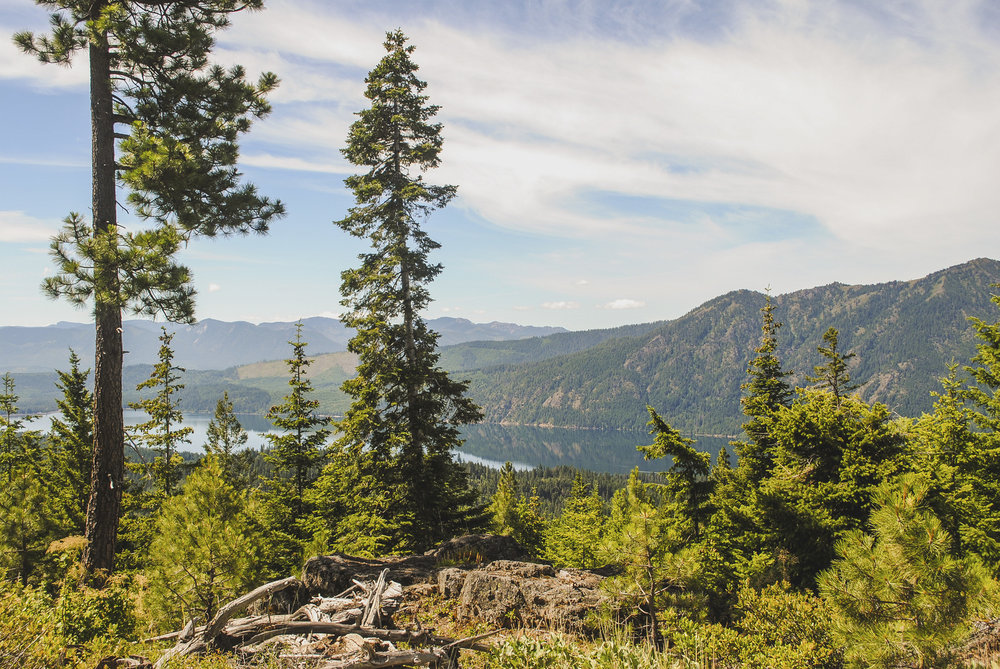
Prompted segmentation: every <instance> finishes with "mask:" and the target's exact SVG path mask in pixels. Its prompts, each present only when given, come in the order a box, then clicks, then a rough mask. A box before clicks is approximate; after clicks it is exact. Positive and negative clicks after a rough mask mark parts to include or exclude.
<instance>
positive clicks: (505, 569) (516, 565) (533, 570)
mask: <svg viewBox="0 0 1000 669" xmlns="http://www.w3.org/2000/svg"><path fill="white" fill-rule="evenodd" d="M483 569H485V570H486V571H488V572H491V573H503V574H507V575H509V576H517V577H520V578H541V577H543V576H550V577H555V575H556V570H555V568H554V567H553V566H552V565H550V564H539V563H537V562H519V561H517V560H496V561H494V562H490V563H489V564H488V565H485V566H484V567H483Z"/></svg>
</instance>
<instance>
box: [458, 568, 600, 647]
mask: <svg viewBox="0 0 1000 669" xmlns="http://www.w3.org/2000/svg"><path fill="white" fill-rule="evenodd" d="M603 580H604V577H603V576H600V575H598V574H595V573H593V572H590V571H586V570H583V569H562V570H560V571H558V572H557V571H556V570H555V569H554V568H553V567H552V566H551V565H545V564H536V563H532V562H518V561H513V560H497V561H496V562H491V563H490V564H487V565H484V566H483V567H482V568H480V569H473V570H461V569H454V568H452V569H443V570H441V571H440V572H438V592H439V593H440V594H441V595H443V596H445V597H450V596H454V595H451V594H450V593H453V592H455V591H456V590H457V589H458V587H459V584H460V587H461V590H460V594H459V606H458V616H459V619H460V620H477V621H482V622H484V623H486V624H488V625H497V626H501V627H512V626H514V625H524V626H529V627H540V628H544V629H558V630H565V631H572V632H583V633H593V632H596V631H597V629H596V625H595V623H594V621H592V620H591V619H590V614H591V613H592V612H593V611H595V610H596V609H598V608H599V607H600V606H601V604H602V603H603V602H605V601H606V600H607V595H606V594H604V593H603V592H602V591H601V590H600V589H599V588H600V585H601V582H602V581H603Z"/></svg>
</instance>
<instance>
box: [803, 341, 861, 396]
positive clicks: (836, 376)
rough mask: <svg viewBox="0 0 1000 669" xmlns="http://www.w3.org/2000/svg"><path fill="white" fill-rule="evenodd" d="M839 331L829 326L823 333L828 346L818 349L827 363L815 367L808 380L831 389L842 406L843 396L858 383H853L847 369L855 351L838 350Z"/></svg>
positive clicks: (820, 386)
mask: <svg viewBox="0 0 1000 669" xmlns="http://www.w3.org/2000/svg"><path fill="white" fill-rule="evenodd" d="M838 336H839V333H838V332H837V328H829V329H828V330H827V331H826V332H824V333H823V341H824V342H826V346H818V347H817V348H816V350H818V351H819V352H820V355H822V356H823V357H824V358H826V363H824V364H822V365H816V366H815V367H813V372H814V375H813V376H807V377H806V380H807V381H809V382H810V383H815V384H817V387H819V388H825V389H827V390H829V391H830V392H831V393H832V394H833V397H834V399H836V400H837V406H840V400H841V398H842V397H843V396H844V395H846V394H847V393H849V392H851V391H852V390H854V389H855V388H857V387H858V386H857V384H852V383H851V375H850V374H849V373H848V371H847V361H848V360H850V359H851V358H853V357H854V356H855V354H854V353H847V354H846V355H845V354H842V353H841V352H840V351H838V350H837V338H838Z"/></svg>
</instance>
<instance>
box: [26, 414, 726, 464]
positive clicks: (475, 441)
mask: <svg viewBox="0 0 1000 669" xmlns="http://www.w3.org/2000/svg"><path fill="white" fill-rule="evenodd" d="M238 418H239V420H240V423H241V424H242V425H243V428H244V429H245V430H247V434H248V435H249V439H248V440H247V448H253V449H260V448H262V447H266V446H268V445H269V442H268V440H267V439H266V438H265V437H264V435H265V434H266V433H267V432H269V431H270V430H272V429H273V428H272V426H271V423H270V422H269V421H268V420H267V419H266V418H264V417H263V416H260V415H254V414H241V415H239V416H238ZM145 420H146V415H145V414H144V413H142V412H140V411H132V410H128V411H125V424H126V425H136V424H138V423H141V422H143V421H145ZM211 420H212V415H211V414H187V415H185V416H184V425H185V426H186V427H190V428H192V429H193V430H194V433H193V434H192V435H191V443H190V444H189V445H184V446H182V447H181V449H180V450H182V451H193V452H201V451H202V447H203V444H204V443H205V442H206V441H207V438H208V437H207V431H208V424H209V422H210V421H211ZM40 422H41V421H40ZM36 425H37V424H36ZM43 429H44V428H43ZM463 437H464V438H465V445H464V446H463V447H462V448H461V449H459V450H458V451H456V453H455V455H456V458H457V459H458V460H462V461H468V462H476V463H480V464H485V465H488V466H491V467H499V466H501V465H502V464H503V463H504V462H506V461H508V460H509V461H510V462H511V463H513V464H514V466H515V467H516V468H518V469H531V468H533V467H536V466H539V465H541V466H543V467H555V466H558V465H568V466H570V467H575V468H577V469H588V470H591V471H598V472H609V473H628V472H629V471H631V470H632V468H633V467H639V469H640V470H643V471H663V470H665V469H666V468H667V467H669V464H670V463H669V460H667V461H665V462H664V461H659V462H648V461H645V460H643V458H642V454H641V453H639V452H638V451H637V450H636V446H638V445H639V444H650V443H652V440H653V438H652V436H650V435H649V434H647V433H645V432H638V431H636V432H630V431H616V430H577V429H569V428H559V427H552V428H545V427H523V426H507V425H470V426H467V427H466V428H465V429H464V430H463ZM695 439H696V440H697V443H696V444H695V446H696V448H698V449H700V450H702V451H707V452H709V453H711V454H712V461H713V462H714V461H715V458H716V456H717V455H718V453H719V449H720V448H721V447H722V446H726V447H727V448H728V450H729V451H730V453H732V448H729V447H728V442H729V439H728V438H726V437H695Z"/></svg>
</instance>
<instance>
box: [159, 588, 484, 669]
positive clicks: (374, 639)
mask: <svg viewBox="0 0 1000 669" xmlns="http://www.w3.org/2000/svg"><path fill="white" fill-rule="evenodd" d="M388 571H389V570H388V569H384V570H382V572H381V573H380V574H379V576H378V578H377V580H376V581H375V582H374V583H372V582H368V583H362V582H356V585H355V586H353V587H352V588H351V589H350V590H349V591H348V592H344V593H341V595H339V596H338V597H335V598H322V597H317V598H314V599H313V600H312V601H311V602H309V603H307V604H305V605H303V606H301V607H300V608H299V609H297V610H296V611H294V612H293V613H290V614H281V615H256V616H248V617H244V618H233V615H235V614H236V613H237V612H239V611H240V610H242V609H244V608H246V607H248V606H250V605H251V604H253V603H254V602H256V601H258V600H261V599H263V598H265V597H267V596H269V595H271V594H273V593H276V592H278V591H280V590H282V589H283V588H287V587H294V586H296V585H297V584H298V581H297V579H294V578H287V579H282V580H280V581H274V582H272V583H268V584H266V585H263V586H261V587H259V588H257V589H256V590H254V591H253V592H250V593H248V594H246V595H244V596H242V597H240V598H238V599H235V600H233V601H232V602H230V603H228V604H226V605H225V606H223V607H222V608H221V609H219V612H218V613H217V614H216V615H215V617H213V618H212V620H211V621H210V622H209V623H208V624H206V625H204V626H200V627H196V626H195V624H194V621H191V622H189V623H188V625H186V626H185V628H184V630H182V631H180V632H172V633H170V634H164V635H160V636H159V637H154V638H153V639H151V640H163V641H166V640H171V639H177V644H176V645H175V646H174V647H173V648H171V649H169V650H168V651H166V652H165V653H164V654H163V656H161V657H160V658H159V659H158V660H157V661H156V664H155V665H153V666H154V667H155V669H162V668H163V667H164V666H165V665H166V664H167V663H168V662H169V661H170V660H172V659H175V658H178V657H184V656H187V655H195V654H202V653H205V652H207V651H209V650H212V649H213V648H216V649H218V648H222V649H226V650H234V651H238V652H239V653H241V654H242V655H243V658H244V659H248V658H249V657H252V656H254V655H256V654H258V653H260V652H263V651H265V649H268V650H267V652H270V650H269V649H270V648H271V647H272V646H273V644H275V643H277V644H280V645H282V646H284V647H285V648H286V649H287V650H288V652H287V653H280V651H279V657H281V658H286V659H287V660H289V661H291V662H296V661H301V660H303V659H308V660H310V661H311V662H312V663H314V664H311V666H315V667H316V668H317V669H377V668H379V667H402V666H434V667H441V668H445V667H457V666H458V665H457V660H458V653H459V649H470V650H475V651H479V652H488V651H489V650H490V648H489V646H485V645H483V644H480V643H478V642H479V641H481V640H482V639H484V638H486V637H488V636H491V635H492V634H495V633H496V632H490V633H487V634H480V635H477V636H474V637H468V638H466V639H458V640H455V639H449V638H445V637H440V636H437V635H435V634H433V633H432V631H431V630H425V629H423V628H421V627H420V626H419V624H418V625H417V627H416V629H409V630H407V629H396V628H392V627H391V625H392V622H391V618H390V615H391V612H393V611H395V610H396V607H397V606H398V604H397V602H396V599H397V598H398V597H400V596H401V595H402V594H403V591H402V587H401V586H400V585H399V583H396V582H394V581H389V579H388ZM351 591H355V592H357V593H358V594H357V595H356V596H354V597H353V598H348V597H345V596H344V595H347V594H349V592H351ZM380 621H381V622H385V623H388V626H383V625H381V624H380ZM365 623H367V624H365ZM376 625H378V626H376ZM282 637H286V638H284V639H282ZM317 637H318V638H317ZM399 643H404V644H407V645H408V646H409V649H399V648H397V647H396V645H395V644H399ZM324 659H325V661H324Z"/></svg>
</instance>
